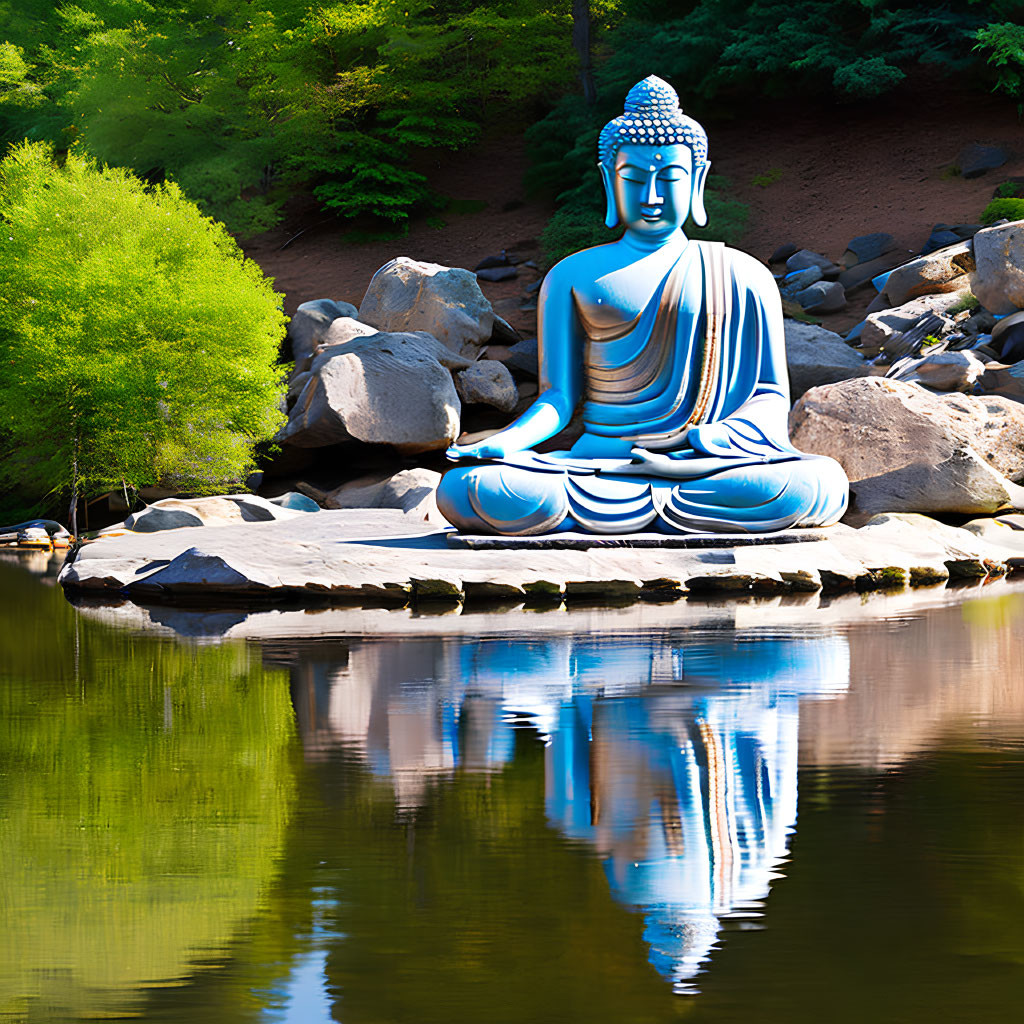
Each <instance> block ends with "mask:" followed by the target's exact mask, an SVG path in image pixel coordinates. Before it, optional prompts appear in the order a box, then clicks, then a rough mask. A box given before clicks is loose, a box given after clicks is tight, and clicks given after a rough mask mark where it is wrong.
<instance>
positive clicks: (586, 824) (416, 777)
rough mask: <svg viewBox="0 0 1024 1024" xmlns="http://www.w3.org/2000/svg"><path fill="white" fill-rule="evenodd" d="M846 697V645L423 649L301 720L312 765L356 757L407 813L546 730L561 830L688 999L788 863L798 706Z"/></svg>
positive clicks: (551, 813)
mask: <svg viewBox="0 0 1024 1024" xmlns="http://www.w3.org/2000/svg"><path fill="white" fill-rule="evenodd" d="M312 680H313V677H310V681H311V682H312ZM848 681H849V651H848V647H847V643H846V639H845V637H842V636H817V637H806V636H804V637H799V638H780V637H772V638H750V639H745V638H738V637H736V636H734V635H733V634H727V635H725V636H723V637H722V638H721V639H717V638H711V639H708V638H707V634H704V636H703V638H701V639H699V640H696V641H694V640H691V639H690V638H687V637H680V635H679V634H676V635H662V636H656V637H653V638H652V637H644V638H643V639H642V640H641V639H635V640H630V639H626V640H623V639H616V640H614V641H609V640H604V641H600V640H584V639H580V638H578V637H573V636H555V637H545V638H543V639H539V640H533V641H530V642H525V641H521V640H514V639H493V640H483V641H474V642H469V641H467V640H460V639H452V638H447V639H424V640H406V641H403V642H402V643H401V644H382V643H371V644H365V645H359V646H356V647H354V648H352V650H351V651H350V656H349V662H348V664H347V666H346V667H345V668H343V669H341V670H338V671H336V672H335V673H334V674H333V675H331V676H323V675H321V676H320V682H321V685H320V686H318V687H316V690H317V693H316V694H315V695H314V699H313V700H312V701H311V700H310V699H309V694H308V689H307V693H306V695H303V694H302V693H296V708H297V711H298V715H299V720H300V725H301V726H302V729H303V735H304V738H305V743H306V750H307V756H310V757H314V758H315V757H317V756H318V755H319V754H321V753H326V752H327V750H328V749H329V748H330V747H332V746H335V745H338V744H339V743H340V744H343V745H345V746H347V747H349V748H350V749H351V748H352V747H353V746H354V747H355V748H357V749H358V750H359V752H360V754H361V755H362V756H363V758H365V761H366V762H367V763H368V764H369V765H370V767H371V768H372V769H373V770H374V771H376V772H378V773H381V774H387V775H388V776H389V777H390V778H391V779H392V780H393V783H394V787H395V793H396V797H397V800H398V804H399V807H400V809H403V810H404V811H407V812H408V811H412V810H414V809H415V807H416V806H417V805H418V804H419V803H420V802H422V801H423V800H424V799H425V796H426V793H427V790H428V789H429V786H430V785H431V781H432V778H436V777H437V776H438V775H447V774H451V773H453V772H454V771H455V770H456V768H459V769H462V770H476V771H483V770H495V769H497V768H500V767H501V766H502V765H503V764H505V763H507V762H508V760H510V759H511V758H512V757H513V756H514V736H513V731H514V730H515V729H522V728H529V729H534V730H536V731H537V732H538V733H539V734H540V736H541V738H542V739H543V741H544V743H545V746H546V754H545V808H546V813H547V817H548V820H549V821H550V823H551V824H552V826H554V827H556V828H558V829H559V830H560V831H561V832H562V833H563V834H565V835H566V836H567V837H569V838H570V839H572V840H575V841H578V842H580V843H585V844H587V845H588V846H589V847H590V848H592V849H593V850H595V851H596V852H597V854H598V855H599V856H600V857H601V858H602V859H603V861H604V865H605V871H606V874H607V877H608V881H609V885H610V887H611V891H612V894H613V895H614V897H615V898H616V899H617V900H618V901H620V902H621V903H623V904H625V905H627V906H630V907H634V908H636V909H637V910H638V911H639V912H641V913H642V914H643V916H644V922H645V927H644V938H645V940H646V942H647V944H648V946H649V949H650V960H651V963H652V964H653V965H654V967H655V968H656V969H657V970H658V972H659V973H660V974H661V975H662V977H664V978H665V979H666V980H667V981H669V982H670V983H671V984H672V985H673V986H674V988H675V989H676V991H677V992H680V993H686V992H692V991H695V989H694V988H693V981H692V979H693V978H694V976H695V975H696V974H697V973H698V972H699V971H700V970H701V968H702V966H703V965H704V964H705V963H706V962H707V960H708V958H709V956H710V954H711V952H712V950H713V948H714V947H715V945H716V942H717V939H718V934H719V931H720V928H721V920H722V918H723V917H726V916H730V915H750V914H751V913H753V912H756V910H757V909H758V908H759V906H760V901H762V900H763V899H764V898H765V897H766V896H767V894H768V889H769V885H770V882H771V881H772V879H773V877H774V875H775V872H776V871H777V869H778V867H779V865H780V862H781V861H782V860H783V858H784V857H785V856H786V852H787V843H788V837H789V834H790V833H791V832H792V831H793V827H794V825H795V822H796V813H797V730H798V719H799V704H800V701H801V700H806V699H815V698H823V697H829V696H832V695H835V694H837V693H841V692H844V691H845V690H846V688H847V685H848ZM324 684H327V685H326V687H325V686H324Z"/></svg>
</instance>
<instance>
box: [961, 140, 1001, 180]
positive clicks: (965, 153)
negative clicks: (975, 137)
mask: <svg viewBox="0 0 1024 1024" xmlns="http://www.w3.org/2000/svg"><path fill="white" fill-rule="evenodd" d="M1009 159H1010V154H1009V153H1008V152H1007V151H1006V150H1005V149H1003V147H1002V146H984V145H981V144H979V143H977V142H972V143H970V144H969V145H967V146H964V148H963V149H961V150H960V152H959V154H958V155H957V158H956V165H957V167H959V168H960V176H961V177H963V178H980V177H981V176H982V175H983V174H985V173H986V172H988V171H994V170H995V169H996V168H997V167H1002V166H1003V164H1005V163H1006V161H1007V160H1009Z"/></svg>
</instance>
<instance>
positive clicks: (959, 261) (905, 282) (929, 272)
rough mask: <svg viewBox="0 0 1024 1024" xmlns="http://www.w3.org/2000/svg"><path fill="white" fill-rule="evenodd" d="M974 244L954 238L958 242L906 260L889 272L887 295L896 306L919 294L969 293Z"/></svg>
mask: <svg viewBox="0 0 1024 1024" xmlns="http://www.w3.org/2000/svg"><path fill="white" fill-rule="evenodd" d="M973 250H974V243H973V242H972V241H967V242H961V241H960V240H959V239H956V240H955V244H953V245H948V246H946V247H945V248H944V249H938V250H936V251H935V252H933V253H929V254H928V255H926V256H918V257H917V259H913V260H910V262H909V263H904V264H903V266H901V267H897V268H896V269H895V270H893V271H892V273H891V274H889V278H888V280H887V281H886V282H885V289H884V290H885V294H886V295H887V296H888V297H889V301H890V302H891V303H892V304H893V305H894V306H902V305H903V303H904V302H909V301H910V299H916V298H917V297H918V296H920V295H938V294H943V293H945V292H966V291H967V290H968V289H969V287H970V278H969V277H967V276H966V275H968V274H970V273H971V272H972V271H973V270H974V251H973Z"/></svg>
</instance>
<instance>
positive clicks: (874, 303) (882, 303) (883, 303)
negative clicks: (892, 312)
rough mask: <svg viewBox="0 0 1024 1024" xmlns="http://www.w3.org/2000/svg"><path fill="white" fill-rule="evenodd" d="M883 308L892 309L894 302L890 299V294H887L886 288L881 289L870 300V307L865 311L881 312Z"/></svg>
mask: <svg viewBox="0 0 1024 1024" xmlns="http://www.w3.org/2000/svg"><path fill="white" fill-rule="evenodd" d="M883 309H892V303H891V302H890V301H889V296H888V295H886V294H885V290H884V289H883V290H882V291H880V292H879V293H878V294H877V295H876V296H875V297H874V298H873V299H872V300H871V302H870V304H869V305H868V308H867V309H866V310H864V312H865V313H881V312H882V310H883Z"/></svg>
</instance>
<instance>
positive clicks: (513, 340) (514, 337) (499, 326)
mask: <svg viewBox="0 0 1024 1024" xmlns="http://www.w3.org/2000/svg"><path fill="white" fill-rule="evenodd" d="M522 340H523V337H522V335H521V334H520V333H519V332H518V331H517V330H516V329H515V328H514V327H513V326H512V325H511V324H510V323H509V322H508V321H507V320H503V319H502V318H501V317H500V316H498V315H497V313H495V315H494V329H493V330H492V331H491V338H490V341H489V342H488V344H491V345H495V344H497V345H515V344H517V343H518V342H520V341H522Z"/></svg>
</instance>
